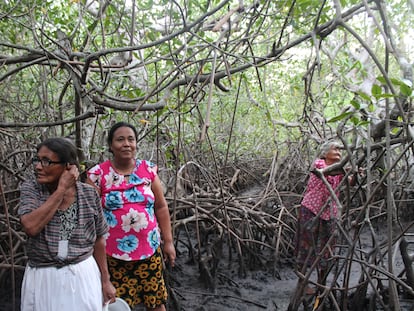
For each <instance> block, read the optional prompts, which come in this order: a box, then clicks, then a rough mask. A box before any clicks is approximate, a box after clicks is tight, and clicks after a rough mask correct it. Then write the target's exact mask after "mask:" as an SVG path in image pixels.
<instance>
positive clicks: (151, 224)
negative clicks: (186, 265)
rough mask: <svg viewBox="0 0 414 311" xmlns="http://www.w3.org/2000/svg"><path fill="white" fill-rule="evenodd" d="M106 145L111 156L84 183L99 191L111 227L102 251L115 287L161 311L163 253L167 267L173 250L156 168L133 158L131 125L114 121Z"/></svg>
mask: <svg viewBox="0 0 414 311" xmlns="http://www.w3.org/2000/svg"><path fill="white" fill-rule="evenodd" d="M108 145H109V151H110V152H111V153H112V155H113V157H112V159H110V160H107V161H105V162H103V163H100V164H98V165H96V166H94V167H92V168H91V169H90V170H89V171H88V182H89V183H91V184H92V185H95V187H96V188H97V190H98V192H99V193H100V195H101V199H102V206H103V208H104V214H105V217H106V220H107V223H108V225H109V234H108V235H107V236H106V254H107V256H108V264H109V271H110V274H111V276H112V282H113V285H114V286H115V288H116V289H117V296H119V297H120V298H122V299H124V300H125V301H126V302H127V303H128V304H129V306H130V307H131V308H133V307H134V306H136V305H138V304H141V303H143V304H144V305H145V307H146V309H147V310H154V311H155V310H156V311H159V310H160V311H162V310H165V304H166V302H167V289H166V285H165V281H164V277H163V256H162V253H163V254H164V255H165V259H166V261H168V262H169V263H170V265H171V266H174V263H175V257H176V253H175V248H174V244H173V239H172V232H171V223H170V213H169V210H168V205H167V201H166V200H165V197H164V194H163V190H162V186H161V181H160V179H159V177H158V175H157V166H156V165H155V164H153V163H151V162H149V161H147V160H141V159H137V158H136V151H137V131H136V129H135V127H134V126H132V125H131V124H128V123H125V122H119V123H116V124H114V125H113V126H112V127H111V129H110V130H109V133H108ZM161 247H162V249H161Z"/></svg>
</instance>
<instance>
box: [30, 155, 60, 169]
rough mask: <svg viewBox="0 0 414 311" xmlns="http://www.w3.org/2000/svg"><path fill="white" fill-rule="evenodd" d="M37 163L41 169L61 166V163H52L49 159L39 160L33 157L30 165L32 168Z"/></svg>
mask: <svg viewBox="0 0 414 311" xmlns="http://www.w3.org/2000/svg"><path fill="white" fill-rule="evenodd" d="M39 163H40V164H42V166H43V167H48V166H51V165H52V164H63V162H62V161H52V160H49V159H39V158H38V157H34V158H33V159H32V164H33V165H34V166H36V165H38V164H39Z"/></svg>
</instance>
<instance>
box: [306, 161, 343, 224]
mask: <svg viewBox="0 0 414 311" xmlns="http://www.w3.org/2000/svg"><path fill="white" fill-rule="evenodd" d="M313 167H314V168H316V169H323V168H325V167H327V165H326V162H325V160H324V159H317V160H316V161H315V162H314V164H313ZM343 177H344V175H342V174H341V175H335V176H327V175H326V176H325V178H326V180H327V181H328V182H329V184H330V185H331V187H332V189H333V190H335V189H336V188H337V187H338V186H339V184H340V183H341V181H342V178H343ZM336 195H338V191H336ZM330 197H331V194H330V192H329V190H328V188H327V187H326V186H325V184H324V182H323V181H322V179H320V178H319V177H317V176H316V175H315V174H313V173H311V174H310V178H309V181H308V185H307V188H306V191H305V195H304V197H303V200H302V203H301V204H302V206H304V207H306V208H307V209H309V210H310V211H311V212H312V213H314V214H315V215H317V214H318V213H319V211H320V210H321V208H323V207H324V206H325V203H326V202H327V201H328V200H330V202H329V203H328V204H327V206H326V207H324V211H323V212H322V214H321V216H320V217H321V218H322V219H324V220H329V219H332V218H335V217H336V216H337V214H338V207H337V205H336V203H335V200H333V199H331V198H330Z"/></svg>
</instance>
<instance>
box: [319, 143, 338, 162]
mask: <svg viewBox="0 0 414 311" xmlns="http://www.w3.org/2000/svg"><path fill="white" fill-rule="evenodd" d="M332 148H342V145H341V144H340V143H338V142H337V141H335V140H330V141H327V142H325V143H323V144H322V145H321V147H320V148H319V158H320V159H325V157H326V154H327V153H328V152H329V150H331V149H332Z"/></svg>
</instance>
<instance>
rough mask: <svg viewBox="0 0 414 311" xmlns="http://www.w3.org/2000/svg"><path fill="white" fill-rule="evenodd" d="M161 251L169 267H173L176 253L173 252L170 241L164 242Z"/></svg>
mask: <svg viewBox="0 0 414 311" xmlns="http://www.w3.org/2000/svg"><path fill="white" fill-rule="evenodd" d="M163 252H164V256H165V261H166V262H168V263H169V264H170V266H171V267H174V266H175V258H176V253H175V247H174V244H173V242H172V241H171V242H167V243H164V247H163Z"/></svg>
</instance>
